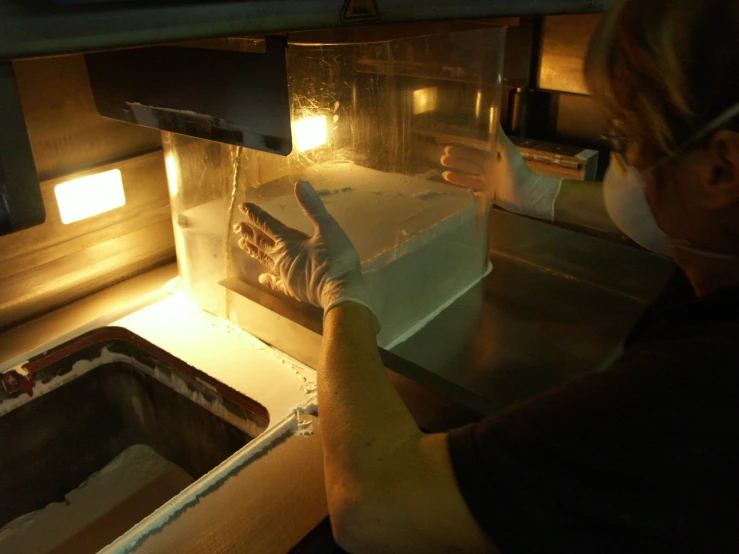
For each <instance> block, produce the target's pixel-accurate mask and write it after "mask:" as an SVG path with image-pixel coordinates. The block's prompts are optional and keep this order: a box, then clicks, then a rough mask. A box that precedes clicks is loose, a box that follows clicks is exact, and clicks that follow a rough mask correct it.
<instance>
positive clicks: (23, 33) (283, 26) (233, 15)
mask: <svg viewBox="0 0 739 554" xmlns="http://www.w3.org/2000/svg"><path fill="white" fill-rule="evenodd" d="M611 3H612V0H527V1H526V2H521V1H520V0H462V1H457V2H449V1H448V0H379V1H378V8H379V10H380V18H379V19H378V20H377V22H379V23H398V22H406V21H424V20H440V19H463V18H474V17H489V16H509V15H512V16H517V15H535V14H566V13H594V12H602V11H604V10H605V9H606V8H607V7H608V6H610V4H611ZM342 8H343V2H341V1H339V0H311V1H306V0H251V1H240V2H225V1H220V2H199V3H193V2H177V1H171V0H170V1H160V2H148V3H144V2H136V3H131V4H129V3H108V4H102V5H89V4H88V5H79V4H78V5H74V6H70V5H62V4H56V3H52V2H44V1H41V0H35V1H28V0H2V1H1V2H0V21H1V22H2V26H1V27H0V29H1V30H0V59H3V58H18V57H27V56H43V55H50V54H58V53H68V52H80V51H90V50H99V49H105V48H116V47H125V46H134V45H142V44H154V43H163V42H176V41H182V40H192V39H197V38H212V37H223V36H239V35H246V34H260V33H272V32H283V31H292V30H299V29H318V28H328V27H337V26H341V24H342V23H341V17H340V16H341V12H342Z"/></svg>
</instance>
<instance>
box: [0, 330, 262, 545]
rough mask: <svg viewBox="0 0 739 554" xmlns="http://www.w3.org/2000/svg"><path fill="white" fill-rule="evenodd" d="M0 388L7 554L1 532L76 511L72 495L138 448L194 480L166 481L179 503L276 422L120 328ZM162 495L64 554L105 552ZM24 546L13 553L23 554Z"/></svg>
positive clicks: (106, 522)
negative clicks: (30, 519) (56, 510)
mask: <svg viewBox="0 0 739 554" xmlns="http://www.w3.org/2000/svg"><path fill="white" fill-rule="evenodd" d="M2 377H3V383H4V384H5V390H4V389H3V388H2V387H0V551H3V552H10V551H13V549H12V548H9V549H7V550H6V548H4V547H3V538H4V537H5V538H6V539H7V537H8V535H9V532H8V531H7V528H6V529H5V531H6V532H5V534H4V535H3V531H2V530H1V529H2V528H3V527H5V526H6V525H8V524H9V523H11V522H13V523H11V525H9V526H8V527H12V526H13V525H16V523H17V522H16V521H14V520H16V518H19V517H20V516H24V515H26V514H29V513H31V512H35V511H43V510H44V508H45V507H47V506H49V505H51V504H52V503H67V505H69V504H70V501H69V499H68V495H69V493H70V491H73V490H75V489H77V488H78V487H80V485H81V484H85V483H86V480H88V478H89V477H90V476H91V475H93V474H96V472H100V470H101V469H103V468H106V466H107V464H110V462H111V461H113V460H116V459H117V457H119V455H122V453H124V452H125V451H127V449H129V448H131V447H134V445H138V446H136V448H139V447H141V445H143V446H145V447H148V448H149V449H151V450H152V451H153V452H154V453H156V455H157V456H160V457H161V458H163V459H164V460H165V462H164V463H169V462H171V463H172V464H174V466H177V467H178V470H177V471H178V472H180V470H182V471H181V475H187V476H189V477H190V478H191V479H184V478H177V479H174V478H171V479H169V482H168V485H167V487H164V489H162V490H165V489H166V491H167V495H165V496H169V497H171V496H172V495H176V494H177V493H178V492H180V490H181V489H182V488H184V487H186V486H187V484H188V483H189V482H192V481H193V480H197V479H198V478H199V477H201V476H202V475H204V474H205V473H207V472H208V471H210V470H211V469H213V468H214V467H216V466H217V465H218V464H219V463H221V462H222V461H223V460H225V459H226V458H228V457H229V456H230V455H231V454H233V453H234V452H236V451H237V450H239V449H240V448H241V447H243V446H244V445H245V444H247V443H248V442H249V441H251V440H252V439H253V438H255V437H256V436H257V435H259V434H260V433H261V432H262V431H264V430H265V429H266V428H267V425H268V421H269V414H268V413H267V410H266V409H265V408H264V407H263V406H261V405H260V404H258V403H257V402H255V401H254V400H252V399H250V398H248V397H246V396H244V395H242V394H240V393H238V392H236V391H234V390H233V389H230V388H229V387H227V386H225V385H223V384H222V383H220V382H217V381H215V380H213V379H211V378H210V377H208V376H207V375H205V374H203V373H202V372H200V371H198V370H196V369H195V368H193V367H191V366H188V365H187V364H185V363H184V362H182V361H181V360H179V359H177V358H175V357H173V356H171V355H170V354H168V353H167V352H165V351H163V350H161V349H159V348H157V347H156V346H154V345H152V344H151V343H148V342H147V341H145V340H143V339H142V338H140V337H138V336H136V335H134V334H133V333H131V332H129V331H127V330H125V329H121V328H114V327H107V328H103V329H98V330H95V331H92V332H90V333H87V334H85V335H82V336H81V337H79V338H77V339H75V340H74V341H70V342H69V343H66V344H64V345H62V346H60V347H58V348H55V349H53V350H51V351H49V352H46V353H44V354H42V355H40V356H38V357H36V358H33V359H31V360H29V361H28V362H26V363H25V364H23V366H22V367H20V368H17V370H16V371H11V372H6V373H5V374H4V375H3V376H2ZM28 393H33V394H32V396H31V395H29V394H28ZM147 451H148V450H147ZM174 466H173V467H174ZM107 471H108V469H107V468H106V469H105V470H104V471H103V472H101V473H105V472H107ZM178 475H179V473H178ZM177 483H179V485H178V484H177ZM117 486H119V487H121V486H124V485H122V484H120V483H119V484H118V485H117ZM124 488H125V486H124ZM160 488H161V487H160ZM162 490H159V491H158V492H157V494H154V496H153V497H152V496H151V495H149V497H148V499H142V497H139V498H138V500H135V498H134V497H135V495H133V497H131V498H129V499H128V505H127V506H126V507H125V509H123V508H122V507H121V506H116V507H115V509H112V508H111V507H108V508H106V511H105V513H101V514H96V515H95V517H94V518H92V519H94V520H95V522H94V525H87V526H85V527H84V528H83V529H81V530H79V532H76V533H74V536H71V537H66V536H65V538H64V540H62V541H61V542H60V543H59V544H58V545H57V546H56V547H55V551H59V552H62V551H74V552H96V551H97V550H98V549H100V548H101V547H103V546H105V545H107V544H109V543H110V542H111V541H113V540H114V539H115V538H116V537H118V536H119V535H121V534H122V533H123V532H125V531H126V530H127V529H129V528H130V527H131V526H132V525H134V524H135V523H137V522H138V521H140V520H141V519H143V518H144V517H145V516H146V515H148V513H150V512H151V511H152V510H153V509H156V508H157V507H158V505H160V504H161V503H162V502H166V500H167V499H168V498H166V497H162ZM132 498H134V499H133V500H132ZM60 506H62V507H64V504H60ZM109 508H110V509H109ZM36 513H38V512H36ZM116 514H118V515H116ZM38 532H47V533H52V534H53V533H54V532H55V530H54V529H48V530H44V529H39V530H38ZM12 534H13V533H10V535H12ZM67 534H69V533H67ZM11 538H12V537H11ZM15 538H16V540H15V543H8V544H15V545H16V547H17V546H18V536H16V537H15ZM28 540H30V539H28ZM27 544H28V546H31V544H30V543H27ZM26 551H37V550H35V549H34V550H26Z"/></svg>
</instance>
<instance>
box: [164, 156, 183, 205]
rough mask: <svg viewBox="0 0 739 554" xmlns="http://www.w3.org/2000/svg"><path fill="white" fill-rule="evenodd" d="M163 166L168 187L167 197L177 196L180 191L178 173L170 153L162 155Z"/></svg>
mask: <svg viewBox="0 0 739 554" xmlns="http://www.w3.org/2000/svg"><path fill="white" fill-rule="evenodd" d="M164 166H165V167H166V169H167V183H168V185H169V195H170V196H177V193H178V192H179V191H180V173H179V171H178V170H177V162H176V161H175V159H174V156H173V155H172V154H170V153H167V154H165V155H164Z"/></svg>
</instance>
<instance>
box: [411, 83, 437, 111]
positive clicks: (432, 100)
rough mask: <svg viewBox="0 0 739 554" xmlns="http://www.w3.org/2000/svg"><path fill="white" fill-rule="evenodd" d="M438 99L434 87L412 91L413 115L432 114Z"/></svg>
mask: <svg viewBox="0 0 739 554" xmlns="http://www.w3.org/2000/svg"><path fill="white" fill-rule="evenodd" d="M438 99H439V89H438V88H436V87H427V88H420V89H418V90H414V91H413V115H418V114H422V113H426V112H433V111H434V110H435V109H436V105H437V103H438Z"/></svg>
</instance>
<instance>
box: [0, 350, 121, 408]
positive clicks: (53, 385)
mask: <svg viewBox="0 0 739 554" xmlns="http://www.w3.org/2000/svg"><path fill="white" fill-rule="evenodd" d="M113 362H132V360H131V358H129V357H128V356H125V355H123V354H117V353H115V352H111V351H110V350H108V349H107V348H104V349H103V350H102V352H101V353H100V356H98V357H97V358H94V359H92V360H78V361H76V362H75V363H74V364H73V365H72V369H71V370H70V371H68V372H67V373H65V374H64V375H59V376H57V377H54V378H52V379H50V380H49V381H48V382H47V383H43V382H41V381H36V382H35V383H34V385H33V397H30V396H28V395H27V394H26V393H21V394H19V395H18V396H16V397H14V398H8V399H6V400H3V401H2V402H0V416H3V415H5V414H7V413H8V412H11V411H12V410H15V409H16V408H18V407H20V406H23V405H24V404H27V403H28V402H30V401H31V400H33V399H34V398H38V397H39V396H43V395H44V394H47V393H49V392H51V391H53V390H56V389H58V388H59V387H61V386H62V385H64V384H65V383H69V382H70V381H72V380H74V379H76V378H77V377H80V376H81V375H84V374H85V373H87V372H89V371H91V370H93V369H95V368H96V367H98V366H100V365H102V364H107V363H113Z"/></svg>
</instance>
